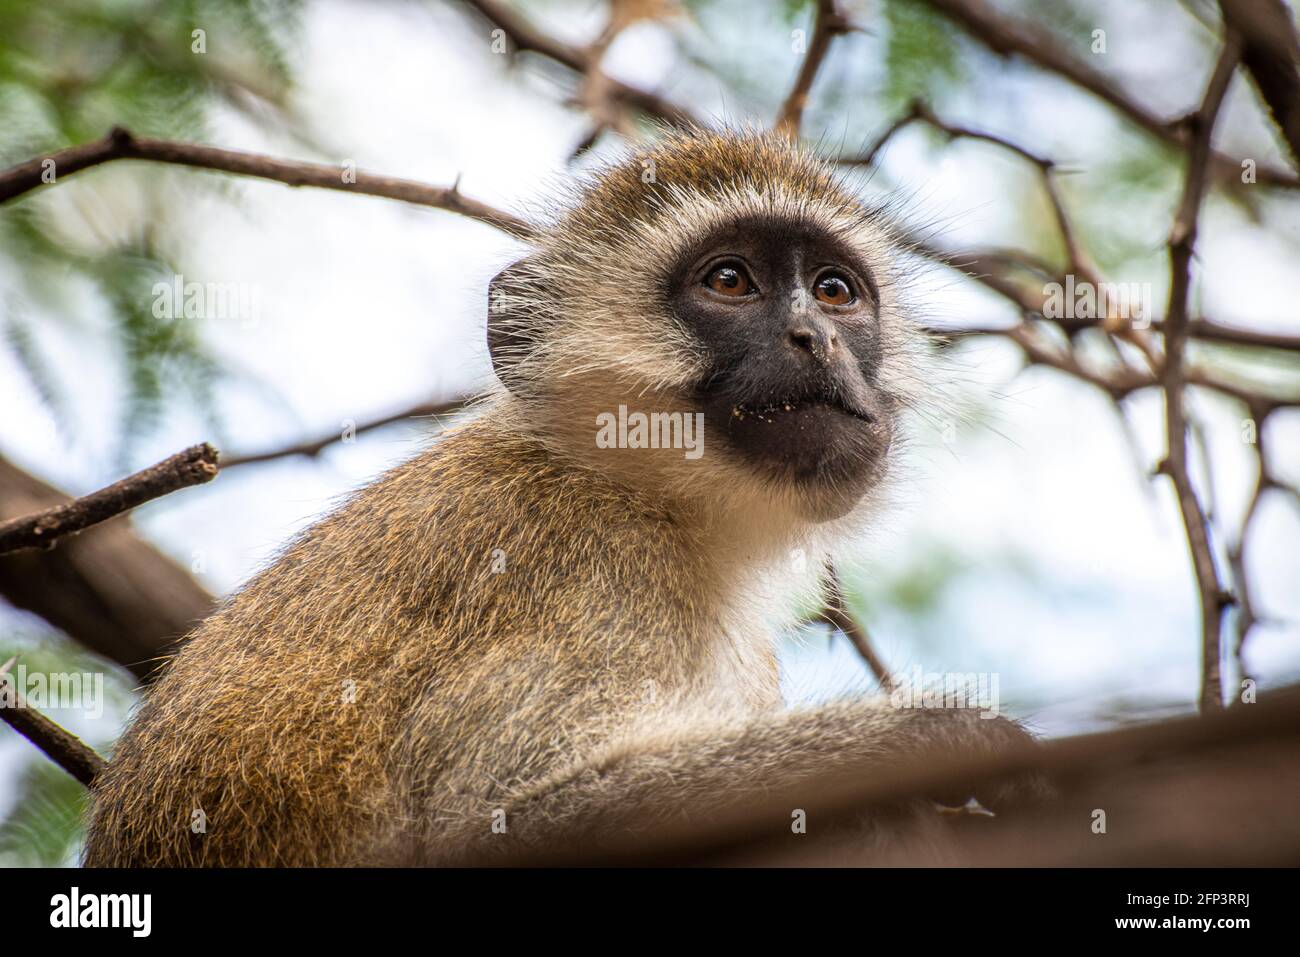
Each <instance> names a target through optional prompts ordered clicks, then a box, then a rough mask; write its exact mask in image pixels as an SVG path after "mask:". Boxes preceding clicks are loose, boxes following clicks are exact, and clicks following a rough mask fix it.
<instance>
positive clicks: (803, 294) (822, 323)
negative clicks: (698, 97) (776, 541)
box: [665, 219, 894, 508]
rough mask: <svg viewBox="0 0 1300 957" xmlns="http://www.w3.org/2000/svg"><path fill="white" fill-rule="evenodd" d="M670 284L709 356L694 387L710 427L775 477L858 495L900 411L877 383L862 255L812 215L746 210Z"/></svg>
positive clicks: (873, 313)
mask: <svg viewBox="0 0 1300 957" xmlns="http://www.w3.org/2000/svg"><path fill="white" fill-rule="evenodd" d="M665 292H666V294H667V296H668V301H669V307H670V309H671V312H672V314H673V315H674V316H675V317H676V318H677V320H678V321H679V322H682V323H683V324H685V325H686V326H687V328H688V329H689V330H690V332H691V333H692V334H693V335H694V336H695V337H696V338H697V339H698V340H699V341H700V342H701V343H703V344H704V346H705V348H706V349H707V351H708V354H709V357H710V366H711V368H710V371H709V373H708V374H707V375H706V376H705V378H704V379H703V380H702V381H701V382H700V383H699V385H698V396H697V398H698V401H699V402H700V406H701V409H702V410H703V411H704V414H705V420H704V421H705V428H706V429H708V430H709V433H710V435H714V436H717V435H721V436H725V437H726V440H727V444H728V445H729V446H730V447H731V448H733V449H734V450H735V451H736V453H737V454H739V455H740V456H741V457H742V458H743V459H744V460H746V461H747V462H749V463H750V464H751V465H752V466H754V467H755V468H757V469H759V470H760V471H761V472H763V473H764V474H766V475H768V476H770V477H771V478H773V479H777V480H785V481H792V482H795V483H797V484H799V485H801V486H805V487H808V488H809V490H810V491H823V492H825V493H829V495H830V497H832V498H834V497H842V498H844V499H845V501H844V502H843V503H841V504H842V505H843V506H844V507H845V508H847V507H848V506H849V505H851V504H852V502H853V501H856V500H857V498H858V497H860V496H861V494H862V492H863V491H864V490H865V488H866V486H867V485H869V484H870V483H871V481H872V479H873V478H874V477H876V476H877V475H878V474H879V470H880V465H881V463H882V461H883V458H884V455H885V452H886V451H887V450H888V447H889V438H890V435H891V433H892V419H893V414H894V408H893V402H892V401H891V400H890V399H889V397H888V396H887V395H885V394H883V393H882V392H881V391H880V390H879V389H878V388H877V387H876V375H877V370H878V365H879V360H880V353H879V350H880V327H879V320H878V309H879V295H878V291H877V287H876V283H875V281H874V279H873V277H872V276H871V273H870V271H869V269H868V267H867V265H866V264H865V263H863V262H861V261H860V260H859V259H858V257H857V256H856V255H854V254H853V253H852V252H851V251H850V250H849V249H848V248H846V247H845V246H844V245H843V244H842V243H839V242H838V241H836V240H835V239H834V238H833V237H831V236H828V235H826V233H825V232H823V231H822V230H819V229H816V228H814V227H811V226H809V225H807V224H804V223H798V222H793V223H780V222H773V221H771V220H766V219H765V220H761V221H739V222H737V223H735V224H733V225H732V226H730V227H728V228H726V229H725V230H722V231H720V232H718V233H716V234H714V235H712V236H709V237H708V238H707V239H705V240H704V241H703V242H701V243H700V244H699V246H698V247H697V248H696V249H693V250H691V251H690V252H689V253H687V254H686V255H685V256H684V257H683V258H682V260H681V261H680V262H679V263H678V264H677V265H676V267H675V268H674V269H673V271H672V273H671V274H670V277H669V280H668V282H667V284H666V288H665ZM828 504H829V503H828Z"/></svg>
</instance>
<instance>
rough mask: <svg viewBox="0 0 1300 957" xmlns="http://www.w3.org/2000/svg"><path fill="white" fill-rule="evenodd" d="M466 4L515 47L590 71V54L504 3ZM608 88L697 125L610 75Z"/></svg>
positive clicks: (632, 102) (670, 119)
mask: <svg viewBox="0 0 1300 957" xmlns="http://www.w3.org/2000/svg"><path fill="white" fill-rule="evenodd" d="M465 5H466V6H467V7H470V8H471V9H473V10H474V11H475V12H476V13H477V14H478V15H479V16H480V17H482V18H483V19H484V20H486V21H487V22H488V23H490V24H492V25H493V26H495V27H497V28H498V29H500V30H503V31H505V34H506V36H507V37H509V38H510V41H511V42H512V43H513V44H514V46H515V48H516V49H518V50H525V51H529V52H532V53H536V54H539V55H540V56H544V57H546V58H547V59H550V60H554V61H555V62H556V63H559V64H561V65H562V66H565V67H568V68H569V69H570V70H573V71H574V72H576V73H581V74H583V75H584V76H586V75H589V74H590V71H591V69H592V62H591V60H592V57H591V53H590V52H589V51H588V50H584V49H582V48H580V47H575V46H570V45H569V44H567V43H564V42H563V41H561V40H557V39H556V38H554V37H552V36H550V35H548V34H546V33H545V32H543V31H542V30H539V29H538V28H537V27H536V26H534V25H533V24H532V23H531V22H530V21H529V20H528V19H527V18H526V17H524V16H522V15H521V14H519V13H517V12H516V11H514V10H512V9H511V8H510V7H509V6H507V5H506V4H504V3H499V2H497V0H465ZM607 89H608V92H609V95H610V96H611V97H613V98H615V99H616V100H618V101H620V102H622V103H625V104H627V105H628V106H631V107H633V108H634V109H636V110H638V111H640V112H642V113H645V114H647V115H648V116H653V117H657V118H658V119H661V120H663V121H664V122H666V123H668V124H670V125H672V126H676V127H682V128H687V127H695V126H699V125H700V123H699V121H698V120H696V119H695V117H693V116H692V115H691V114H690V113H689V112H688V111H686V110H685V109H683V108H681V107H679V106H675V105H673V104H672V103H670V102H668V101H667V100H665V99H664V98H663V97H661V96H659V95H658V94H656V93H651V92H649V91H648V90H642V89H640V88H638V87H634V86H630V85H628V84H626V83H623V82H621V81H619V80H615V79H612V78H611V79H610V80H609V83H608V87H607Z"/></svg>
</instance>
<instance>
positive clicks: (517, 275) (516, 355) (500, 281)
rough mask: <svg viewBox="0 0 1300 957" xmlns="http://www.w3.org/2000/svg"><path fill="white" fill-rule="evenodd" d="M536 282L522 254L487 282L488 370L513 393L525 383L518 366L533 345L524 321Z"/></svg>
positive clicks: (527, 326)
mask: <svg viewBox="0 0 1300 957" xmlns="http://www.w3.org/2000/svg"><path fill="white" fill-rule="evenodd" d="M536 286H537V280H536V277H535V275H534V274H533V271H532V270H531V269H529V262H528V260H527V259H526V258H525V259H521V260H519V261H518V262H516V263H514V264H512V265H510V266H507V267H506V268H505V269H503V270H501V271H500V272H499V273H497V274H496V275H495V276H494V277H493V278H492V281H491V282H490V283H488V310H487V346H488V355H489V356H490V357H491V359H492V371H493V372H495V373H496V374H497V378H498V379H500V380H501V384H502V385H504V386H505V387H506V388H507V389H509V390H510V391H511V392H514V393H516V394H519V393H521V392H522V390H523V387H524V386H525V384H526V379H525V377H524V376H523V375H522V374H521V373H520V372H519V371H518V366H519V364H520V362H521V361H522V360H523V359H524V358H525V357H526V356H528V354H529V353H531V352H532V351H533V349H534V347H535V346H536V339H535V336H534V332H533V330H532V329H531V328H529V323H528V322H527V308H528V305H527V304H528V303H529V302H536V301H537V289H536Z"/></svg>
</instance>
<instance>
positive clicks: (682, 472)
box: [488, 132, 918, 522]
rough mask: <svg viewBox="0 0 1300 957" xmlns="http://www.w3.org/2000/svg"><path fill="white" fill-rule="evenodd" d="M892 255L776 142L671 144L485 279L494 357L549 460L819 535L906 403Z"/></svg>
mask: <svg viewBox="0 0 1300 957" xmlns="http://www.w3.org/2000/svg"><path fill="white" fill-rule="evenodd" d="M898 259H899V254H898V251H897V247H896V243H895V240H894V238H893V235H892V233H891V231H890V230H889V228H888V226H887V224H886V223H884V222H882V220H881V218H880V217H879V216H878V215H877V214H876V213H874V212H873V211H871V210H869V209H868V208H866V207H865V206H864V205H863V204H862V202H861V200H860V199H859V198H858V197H857V196H856V195H855V194H854V193H853V192H852V191H849V190H846V189H844V188H842V187H841V185H840V184H839V182H838V180H837V179H836V177H835V176H834V175H833V172H832V171H831V170H830V169H829V168H828V167H826V165H825V164H824V163H822V162H821V161H820V160H818V159H816V157H814V156H811V155H809V154H807V153H804V152H802V151H800V150H798V149H796V148H794V147H792V146H791V145H790V143H789V142H787V141H786V140H784V139H783V138H780V137H770V136H766V135H758V136H751V135H742V134H736V135H733V134H727V133H718V134H713V133H702V132H697V133H695V134H692V135H681V136H673V137H668V138H667V139H666V140H665V141H663V142H661V143H659V144H656V146H655V147H654V148H653V149H652V150H651V151H650V152H649V153H647V154H645V155H644V156H638V157H634V158H630V159H629V160H628V161H626V162H623V163H621V164H618V165H615V166H613V167H611V168H609V169H607V170H605V171H603V172H602V173H601V174H600V175H599V176H598V177H596V178H595V179H594V180H592V181H591V182H589V183H587V184H586V185H584V186H583V187H582V188H581V189H579V190H578V191H577V192H576V194H575V195H574V196H573V198H572V201H571V203H570V204H569V205H568V206H567V207H566V208H565V209H564V211H563V213H562V215H560V216H558V217H557V218H556V220H555V222H554V223H553V224H552V225H551V226H550V227H548V228H546V229H545V230H542V231H541V234H540V235H539V236H538V238H537V241H536V249H535V250H534V251H533V253H532V254H530V255H529V256H527V257H526V258H524V259H523V260H520V261H519V262H517V263H515V264H514V265H512V266H510V267H509V268H508V269H506V270H505V271H504V272H502V273H501V275H499V276H498V277H497V278H496V280H494V281H493V285H492V288H491V291H490V293H489V316H488V346H489V351H490V353H491V356H492V361H493V365H494V367H495V368H496V370H497V373H498V375H499V376H500V378H501V380H502V382H503V383H504V384H505V385H506V387H507V388H508V389H509V390H510V392H511V393H513V394H514V396H515V397H516V399H517V400H518V402H517V403H516V408H515V414H516V415H525V414H532V413H535V414H536V422H537V423H538V425H537V428H538V429H539V431H544V432H545V434H546V437H547V442H548V444H549V445H551V446H552V447H555V448H563V449H565V450H567V451H569V452H570V453H572V454H574V455H577V456H581V457H583V458H584V460H588V461H594V462H595V464H597V466H598V467H600V468H602V469H611V470H617V471H618V472H619V474H620V475H621V476H623V477H624V478H626V480H628V481H630V482H638V483H641V484H644V485H646V486H649V487H652V488H654V489H657V490H663V491H666V492H667V493H669V494H671V495H676V496H681V497H688V498H690V497H693V498H695V499H697V500H699V501H700V502H702V503H703V504H704V506H705V509H706V511H708V512H710V514H712V512H713V511H715V507H716V506H722V507H723V508H727V509H730V507H731V506H734V507H735V508H734V509H730V510H731V511H732V512H733V513H740V514H746V515H748V514H753V509H754V508H755V507H756V506H757V507H764V506H771V508H769V509H768V511H769V513H770V514H771V515H773V516H778V515H779V516H782V517H789V518H793V519H795V520H796V521H807V520H809V519H811V520H812V521H815V522H823V521H827V520H829V519H832V518H836V517H839V516H842V515H845V514H846V513H848V512H849V511H851V510H852V509H853V508H854V506H855V505H857V504H858V502H859V501H861V500H863V499H864V497H865V496H866V495H867V492H868V491H870V490H871V489H872V487H873V486H874V485H876V484H878V483H879V482H880V481H881V479H882V477H883V475H884V472H885V464H886V459H887V455H888V452H889V449H890V446H891V443H892V440H893V436H894V434H895V428H896V425H895V420H896V418H897V413H898V409H899V407H900V406H901V405H904V404H915V397H914V395H913V393H914V392H916V391H917V389H916V382H917V379H918V377H917V375H916V374H915V372H914V369H913V366H914V362H913V358H912V357H913V356H914V354H915V351H916V349H915V340H916V336H915V334H914V333H913V331H912V326H911V323H910V321H909V320H908V319H907V318H906V314H907V309H906V308H905V307H904V305H903V304H902V302H901V295H902V289H901V280H903V279H904V278H905V272H904V271H901V270H900V269H899V268H898V262H897V261H898ZM701 423H702V426H701ZM687 425H690V426H691V431H690V437H691V439H692V440H693V441H692V443H691V445H690V448H689V449H688V450H687V451H688V452H689V454H685V452H684V451H683V449H682V448H680V447H679V446H678V445H677V444H676V443H675V438H676V436H677V435H678V432H679V431H680V432H681V435H682V437H683V439H685V438H686V426H687ZM643 426H644V427H643ZM678 426H680V429H678ZM700 427H702V429H703V431H702V433H701V432H700V431H699V429H700ZM647 437H648V438H649V442H648V443H647V441H646V439H647ZM656 439H658V441H657V440H656Z"/></svg>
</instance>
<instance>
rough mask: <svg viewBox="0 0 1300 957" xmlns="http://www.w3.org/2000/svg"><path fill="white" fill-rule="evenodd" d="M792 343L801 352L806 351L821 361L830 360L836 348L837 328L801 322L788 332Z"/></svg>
mask: <svg viewBox="0 0 1300 957" xmlns="http://www.w3.org/2000/svg"><path fill="white" fill-rule="evenodd" d="M788 335H789V337H790V343H791V344H792V345H793V346H794V347H795V349H797V350H798V351H800V352H806V353H808V354H809V355H811V356H812V357H813V358H814V359H816V360H817V361H818V362H820V363H825V362H827V361H829V359H830V355H831V352H832V350H833V349H834V348H835V330H834V329H830V328H822V327H821V326H818V325H813V324H805V323H801V324H799V325H797V326H794V327H792V328H791V329H790V330H789V333H788Z"/></svg>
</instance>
